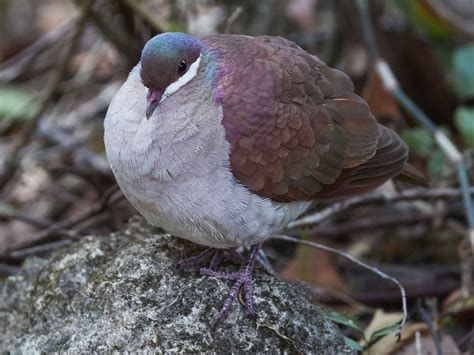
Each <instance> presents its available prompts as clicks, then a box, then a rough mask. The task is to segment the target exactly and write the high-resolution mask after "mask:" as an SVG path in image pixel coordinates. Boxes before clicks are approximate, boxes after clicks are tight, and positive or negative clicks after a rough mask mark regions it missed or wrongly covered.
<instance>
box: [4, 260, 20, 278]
mask: <svg viewBox="0 0 474 355" xmlns="http://www.w3.org/2000/svg"><path fill="white" fill-rule="evenodd" d="M19 270H20V268H19V267H18V266H12V265H8V264H2V263H0V275H5V276H11V275H16V274H17V273H18V271H19Z"/></svg>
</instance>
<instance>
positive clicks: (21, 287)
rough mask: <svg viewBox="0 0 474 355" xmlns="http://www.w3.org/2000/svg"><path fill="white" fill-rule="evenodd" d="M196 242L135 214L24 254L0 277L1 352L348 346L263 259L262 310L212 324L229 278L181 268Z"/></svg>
mask: <svg viewBox="0 0 474 355" xmlns="http://www.w3.org/2000/svg"><path fill="white" fill-rule="evenodd" d="M199 248H200V247H198V246H196V245H194V244H192V243H189V242H186V241H183V240H180V239H178V238H174V237H172V236H169V235H167V234H163V233H162V232H161V231H160V230H159V229H157V228H154V227H151V226H149V225H148V224H147V223H146V222H145V221H144V220H143V219H142V218H139V217H136V218H133V219H132V220H131V221H130V223H129V224H128V225H127V226H126V228H125V229H124V230H123V231H122V232H118V233H114V234H112V235H111V236H109V237H100V238H99V237H87V238H84V239H82V240H81V241H80V242H78V243H75V244H74V245H72V246H71V247H69V248H67V249H64V250H61V251H59V252H57V253H55V254H54V255H53V256H52V257H50V258H49V259H47V260H45V259H40V258H30V259H27V261H26V262H25V265H24V266H23V268H22V271H21V273H20V274H19V275H17V276H13V277H10V278H8V279H6V280H4V281H2V282H0V351H2V352H20V353H31V352H46V353H50V352H59V351H70V352H78V353H89V352H92V351H98V352H101V351H133V350H150V351H157V350H161V351H176V352H218V353H231V352H250V353H258V352H272V353H274V352H289V353H299V352H301V353H315V354H344V353H351V350H350V349H348V348H347V347H346V346H345V345H344V341H343V337H342V335H341V333H340V332H339V330H338V328H337V327H336V326H335V325H334V324H332V323H331V322H330V321H329V320H328V319H327V318H326V316H325V315H324V312H323V310H322V309H321V307H319V306H317V305H315V304H313V303H311V301H310V299H311V295H310V293H309V291H308V289H307V288H306V287H305V286H303V285H292V284H287V283H284V282H281V281H279V280H277V279H276V278H274V277H273V276H271V275H268V274H267V273H265V272H264V271H263V270H262V269H261V268H258V267H257V268H256V270H255V273H254V279H255V281H254V286H255V289H254V300H255V307H256V310H257V312H258V316H257V319H256V320H253V319H251V318H249V317H248V316H246V313H245V309H244V307H243V306H241V305H240V303H239V302H236V303H235V304H234V306H233V309H232V311H231V313H230V315H229V317H228V318H227V320H226V321H225V322H224V323H222V324H219V325H218V326H217V327H215V328H214V329H213V328H212V321H213V319H214V316H215V314H216V313H217V312H218V310H219V308H220V307H221V305H222V302H223V299H224V298H225V296H226V295H227V292H228V291H229V284H228V283H226V282H224V281H221V280H216V279H214V278H211V277H203V276H199V275H197V274H194V273H190V272H185V273H183V272H178V271H177V270H176V269H175V265H176V262H177V260H179V259H180V258H183V257H187V256H190V255H192V254H193V253H195V252H196V251H198V250H199ZM228 267H232V265H231V264H229V265H228ZM234 267H235V266H234Z"/></svg>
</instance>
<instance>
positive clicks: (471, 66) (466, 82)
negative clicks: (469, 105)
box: [453, 43, 474, 99]
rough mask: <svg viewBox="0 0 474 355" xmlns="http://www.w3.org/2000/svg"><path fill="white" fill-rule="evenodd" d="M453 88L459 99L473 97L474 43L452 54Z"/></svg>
mask: <svg viewBox="0 0 474 355" xmlns="http://www.w3.org/2000/svg"><path fill="white" fill-rule="evenodd" d="M453 60H454V63H453V64H454V68H453V69H454V70H453V75H454V86H455V88H456V91H457V93H458V95H459V97H461V98H463V99H466V98H470V97H474V43H471V44H469V45H467V46H466V47H463V48H460V49H458V50H456V52H455V53H454V57H453Z"/></svg>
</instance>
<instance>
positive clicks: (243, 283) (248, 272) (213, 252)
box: [178, 243, 262, 324]
mask: <svg viewBox="0 0 474 355" xmlns="http://www.w3.org/2000/svg"><path fill="white" fill-rule="evenodd" d="M261 248H262V243H259V244H256V245H253V246H252V247H251V248H250V253H249V255H248V256H247V257H244V256H242V255H241V254H239V253H237V252H236V251H235V250H228V253H229V258H230V259H231V260H232V261H234V262H236V263H238V264H240V265H241V266H240V269H239V271H237V272H223V271H216V267H217V265H218V263H219V261H220V260H221V258H222V256H223V254H224V250H222V249H214V248H209V249H206V250H204V251H203V252H201V253H200V254H198V255H196V256H193V257H190V258H187V259H183V260H181V261H180V262H179V263H178V267H179V268H180V269H183V268H189V267H194V266H197V265H200V264H203V263H204V262H206V261H208V260H210V263H209V267H206V268H201V269H200V273H201V275H206V276H211V277H215V278H218V279H223V280H233V281H235V283H234V285H233V286H232V287H231V289H230V291H229V294H228V295H227V298H226V299H225V301H224V305H223V306H222V308H221V310H220V311H219V313H218V314H217V316H216V319H215V324H217V323H219V322H222V321H223V320H224V319H226V317H227V315H228V314H229V312H230V310H231V308H232V303H233V302H234V300H235V299H236V298H237V295H238V294H239V292H240V291H241V290H242V291H243V298H244V302H245V307H246V308H247V311H248V313H249V314H250V315H252V316H255V314H256V313H255V309H254V305H253V285H252V271H253V266H254V265H255V259H256V257H257V255H258V252H259V251H260V249H261Z"/></svg>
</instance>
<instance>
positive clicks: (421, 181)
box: [395, 163, 431, 187]
mask: <svg viewBox="0 0 474 355" xmlns="http://www.w3.org/2000/svg"><path fill="white" fill-rule="evenodd" d="M395 179H396V180H399V181H403V182H406V183H409V184H412V185H416V186H423V187H430V186H431V181H430V179H429V178H428V177H426V176H425V175H424V174H423V173H422V172H420V171H419V170H418V169H417V168H415V167H414V166H413V165H410V164H408V163H406V164H405V165H404V166H403V169H402V171H401V172H400V174H399V175H398V176H396V177H395Z"/></svg>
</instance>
